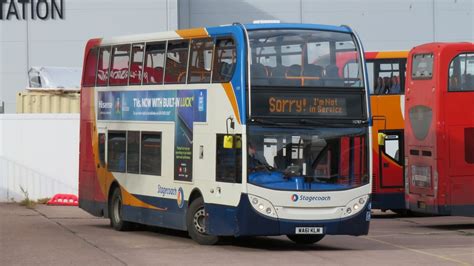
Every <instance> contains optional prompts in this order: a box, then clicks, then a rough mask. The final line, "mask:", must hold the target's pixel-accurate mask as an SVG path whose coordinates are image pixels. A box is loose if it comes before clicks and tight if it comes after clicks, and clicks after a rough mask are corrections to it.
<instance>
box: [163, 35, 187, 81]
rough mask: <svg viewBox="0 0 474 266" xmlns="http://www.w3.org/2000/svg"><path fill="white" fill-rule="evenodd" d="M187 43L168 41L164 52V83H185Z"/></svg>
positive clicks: (184, 41) (185, 41)
mask: <svg viewBox="0 0 474 266" xmlns="http://www.w3.org/2000/svg"><path fill="white" fill-rule="evenodd" d="M188 51H189V41H188V40H180V41H169V42H168V49H167V52H166V68H165V83H180V84H182V83H186V69H187V63H188Z"/></svg>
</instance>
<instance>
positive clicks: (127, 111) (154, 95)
mask: <svg viewBox="0 0 474 266" xmlns="http://www.w3.org/2000/svg"><path fill="white" fill-rule="evenodd" d="M97 106H98V112H97V119H98V120H119V121H176V115H177V113H180V114H182V115H183V119H184V120H185V121H186V122H188V123H191V122H205V121H206V107H207V91H206V90H179V91H178V90H166V91H162V90H160V91H101V92H99V97H98V102H97Z"/></svg>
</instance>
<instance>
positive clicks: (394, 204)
mask: <svg viewBox="0 0 474 266" xmlns="http://www.w3.org/2000/svg"><path fill="white" fill-rule="evenodd" d="M405 208H406V206H405V193H403V192H400V193H378V194H376V193H373V194H372V209H381V210H402V209H405Z"/></svg>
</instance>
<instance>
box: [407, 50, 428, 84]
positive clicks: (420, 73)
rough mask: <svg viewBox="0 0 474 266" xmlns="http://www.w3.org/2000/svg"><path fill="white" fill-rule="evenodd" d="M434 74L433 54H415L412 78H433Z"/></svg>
mask: <svg viewBox="0 0 474 266" xmlns="http://www.w3.org/2000/svg"><path fill="white" fill-rule="evenodd" d="M432 76H433V54H416V55H414V56H413V65H412V73H411V78H412V79H431V77H432Z"/></svg>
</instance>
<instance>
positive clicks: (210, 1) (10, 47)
mask: <svg viewBox="0 0 474 266" xmlns="http://www.w3.org/2000/svg"><path fill="white" fill-rule="evenodd" d="M12 1H15V2H17V1H18V0H7V1H6V3H4V5H3V9H2V12H3V14H2V16H1V17H2V19H1V20H0V113H1V112H2V111H3V112H4V113H6V114H5V115H3V116H2V115H0V201H1V200H2V188H4V187H5V186H7V185H8V184H7V183H8V182H11V180H10V181H6V176H7V175H8V176H12V174H11V169H10V168H12V169H13V168H15V167H16V168H22V167H23V168H25V169H27V170H25V171H31V172H33V173H35V174H37V175H39V176H41V175H44V176H49V177H52V179H55V180H62V178H66V179H68V180H72V181H70V182H71V183H74V182H77V164H78V163H77V161H78V154H77V150H75V149H74V147H76V146H77V144H78V139H77V138H78V122H76V123H75V124H74V123H73V124H71V123H69V121H71V120H76V121H77V119H78V116H76V117H74V115H73V116H67V117H63V118H61V117H59V119H63V121H68V122H66V123H65V124H64V125H62V127H61V126H60V127H59V128H54V127H55V123H51V122H48V121H50V120H48V118H44V117H36V118H35V116H34V115H33V116H32V115H25V116H24V117H19V116H21V115H16V116H15V115H13V114H12V113H15V111H16V106H15V105H16V95H17V93H18V92H21V91H23V90H24V89H25V88H26V87H27V72H28V69H29V68H30V67H33V66H59V67H82V60H83V49H84V46H85V43H86V41H87V40H88V39H91V38H95V37H101V36H115V35H127V34H136V33H146V32H157V31H165V30H175V29H178V28H190V27H203V26H214V25H221V24H229V23H232V22H242V23H250V22H252V21H254V20H280V21H281V22H290V23H291V22H295V23H319V24H335V25H341V24H345V25H349V26H351V27H352V28H353V29H355V30H356V31H357V32H358V33H359V35H360V36H361V38H362V41H363V43H364V46H365V49H366V50H368V51H369V50H371V51H376V50H407V49H410V48H411V47H413V46H415V45H418V44H422V43H426V42H433V41H446V42H452V41H474V0H384V1H380V0H359V1H358V0H134V1H128V0H62V1H61V2H62V4H63V8H64V10H63V18H62V19H61V18H58V17H56V18H55V19H53V18H49V19H45V20H42V19H38V18H36V19H31V16H29V15H28V12H31V9H26V12H27V15H26V17H25V18H24V19H23V17H21V16H20V17H19V19H18V17H15V16H11V17H10V19H7V18H6V14H7V12H9V11H10V10H9V3H10V2H12ZM48 1H53V0H48ZM17 5H18V3H17ZM41 8H44V5H43V6H42V7H41ZM37 11H38V10H37ZM39 11H40V12H41V10H39ZM43 12H44V10H43ZM43 14H44V13H43ZM35 119H40V120H41V119H46V121H45V122H44V123H43V124H42V123H36V122H35V123H33V124H28V123H27V122H25V121H29V120H35ZM15 121H16V122H15ZM35 127H41V128H42V129H43V130H35V129H34V128H35ZM48 130H49V131H51V132H56V131H57V130H66V131H67V130H70V131H71V132H73V133H74V134H68V133H67V132H64V133H65V134H58V135H53V136H54V137H51V134H49V133H48ZM18 132H21V134H18ZM15 133H17V134H15ZM46 136H49V137H46ZM68 136H69V137H71V136H72V138H73V139H71V140H69V139H68V138H67V137H68ZM32 138H36V139H33V141H31V139H32ZM42 139H43V140H45V141H51V143H49V145H46V144H44V143H41V145H38V146H37V147H35V144H34V143H35V142H42ZM27 140H28V141H31V143H30V142H28V141H27ZM64 143H72V144H71V145H67V144H64ZM27 144H28V145H27ZM15 145H20V146H15ZM31 145H33V146H31ZM45 145H46V146H45ZM15 147H18V148H15ZM28 147H29V149H28ZM47 147H57V148H58V151H57V152H56V153H51V154H50V156H49V155H47V153H43V154H46V155H47V156H42V155H41V154H42V153H41V151H42V150H43V151H44V150H45V149H46V150H48V148H47ZM51 149H52V148H51ZM48 152H51V151H50V150H48ZM62 153H64V154H62ZM26 154H28V156H26ZM71 154H72V155H71ZM70 155H71V156H72V157H73V158H71V161H73V162H72V163H70V162H69V161H67V162H63V163H62V166H61V167H55V165H57V164H58V161H57V160H59V161H61V160H65V159H64V158H69V157H71V156H70ZM48 156H49V157H48ZM68 156H69V157H68ZM38 160H39V161H38ZM5 165H8V169H6V167H7V166H5ZM42 167H43V168H42ZM16 168H15V169H16ZM50 168H54V169H53V170H51V169H50ZM45 169H46V170H45ZM48 169H50V170H48ZM16 175H19V176H22V177H23V176H24V175H23V174H21V173H19V174H18V173H16V172H15V173H14V174H13V176H16ZM2 180H3V181H2ZM2 182H3V183H2ZM32 182H36V181H32ZM60 182H62V183H68V182H69V181H60ZM6 184H7V185H6ZM15 186H18V185H15ZM72 189H74V186H73V185H72ZM40 194H41V193H40ZM5 195H6V194H5ZM5 195H4V196H3V197H4V198H5V197H6V196H5ZM9 196H11V195H9Z"/></svg>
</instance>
